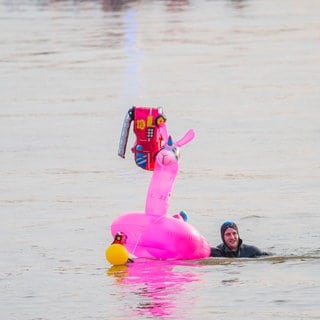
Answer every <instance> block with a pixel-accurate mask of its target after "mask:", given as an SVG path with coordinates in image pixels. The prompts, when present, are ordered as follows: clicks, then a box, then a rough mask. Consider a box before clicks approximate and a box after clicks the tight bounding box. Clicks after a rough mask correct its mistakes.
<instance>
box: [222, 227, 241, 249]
mask: <svg viewBox="0 0 320 320" xmlns="http://www.w3.org/2000/svg"><path fill="white" fill-rule="evenodd" d="M223 238H224V242H225V244H226V245H227V246H228V247H229V248H230V250H232V251H236V250H237V248H238V244H239V235H238V232H237V231H236V230H234V229H232V228H228V229H227V230H226V231H225V233H224V235H223Z"/></svg>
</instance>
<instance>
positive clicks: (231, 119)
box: [0, 0, 320, 320]
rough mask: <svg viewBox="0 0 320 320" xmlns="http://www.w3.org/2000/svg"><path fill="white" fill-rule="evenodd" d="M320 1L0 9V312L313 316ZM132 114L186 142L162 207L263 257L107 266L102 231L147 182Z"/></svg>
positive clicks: (196, 0)
mask: <svg viewBox="0 0 320 320" xmlns="http://www.w3.org/2000/svg"><path fill="white" fill-rule="evenodd" d="M319 11H320V2H319V1H316V0H306V1H297V0H282V1H275V0H271V1H260V0H247V1H246V0H243V1H241V0H238V1H236V0H233V1H232V0H229V1H228V0H220V1H205V0H189V1H188V0H186V1H183V0H179V1H173V0H171V1H169V0H168V1H165V0H163V1H160V0H153V1H152V0H149V1H147V0H145V1H143V0H141V1H102V0H101V1H98V0H97V1H71V0H70V1H53V0H52V1H49V0H47V1H45V0H43V1H41V0H38V1H27V0H24V1H23V0H21V1H4V0H1V1H0V27H1V34H0V40H1V41H0V67H1V77H0V85H1V86H0V88H1V94H0V164H1V165H0V215H1V224H0V225H1V227H0V239H1V247H0V290H1V291H0V301H1V308H0V316H1V319H18V320H20V319H37V320H39V319H68V320H69V319H221V318H225V317H229V316H232V317H233V318H235V319H270V318H273V319H319V318H320V311H319V306H318V302H319V294H320V281H319V277H320V276H319V265H320V264H319V257H320V254H319V253H320V248H319V227H320V218H319V216H320V199H319V194H320V161H319V156H320V153H319V150H320V149H319V147H320V142H319V141H320V110H319V101H320V91H319V83H320V59H319V52H320V51H319V49H320V31H319V30H320V20H319ZM132 105H147V106H163V108H164V112H165V114H166V116H167V118H168V121H167V125H168V128H169V131H170V133H171V134H172V136H173V138H174V139H178V138H179V137H181V136H182V135H183V134H184V133H185V131H186V130H188V129H189V128H193V129H194V130H195V131H196V139H195V140H194V141H193V142H192V143H190V144H189V145H187V146H184V147H183V148H182V149H181V166H180V172H179V175H178V178H177V181H176V185H175V189H174V192H173V195H172V198H171V200H170V210H169V211H170V213H169V214H174V213H176V212H177V211H179V210H182V209H183V210H186V211H187V212H188V214H189V222H190V223H192V224H193V225H194V226H195V227H196V228H197V229H198V230H199V231H200V232H201V233H202V234H203V235H204V236H205V237H206V238H207V239H208V241H209V242H210V243H211V244H212V245H216V244H218V243H219V242H220V235H219V227H220V224H221V223H222V222H223V221H224V220H226V219H232V220H234V221H236V222H237V223H238V225H239V228H240V235H241V237H242V238H243V239H244V241H245V242H246V243H248V244H254V245H256V246H258V247H259V248H261V249H263V250H265V251H268V252H271V253H272V254H273V256H272V258H270V259H258V260H257V259H255V260H250V261H248V260H232V261H229V260H223V259H222V260H219V259H218V260H217V259H206V260H202V261H176V262H165V261H151V262H150V261H144V260H141V259H140V260H139V259H138V260H137V261H136V262H135V263H134V264H132V265H130V266H129V267H128V268H122V269H120V270H118V269H116V270H115V269H114V268H112V267H111V266H110V265H109V263H108V262H107V261H106V259H105V257H104V251H105V248H106V247H107V246H108V245H109V243H110V242H111V240H112V238H111V235H110V233H109V226H110V224H111V222H112V221H113V219H114V218H115V217H117V216H118V215H119V214H121V213H123V212H128V211H142V210H143V209H144V201H145V196H146V189H147V185H148V182H149V180H150V173H149V172H145V171H142V170H140V169H139V168H138V167H136V166H135V164H134V162H133V158H132V155H131V154H130V144H132V141H133V140H134V137H133V135H132V134H131V136H130V140H131V141H130V142H129V146H128V151H127V157H126V159H125V160H123V159H121V158H119V157H118V156H117V148H118V142H119V137H120V130H121V127H122V121H123V118H124V116H125V113H126V112H127V110H128V109H129V108H130V107H131V106H132Z"/></svg>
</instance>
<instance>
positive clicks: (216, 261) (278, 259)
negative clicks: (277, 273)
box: [199, 255, 320, 265]
mask: <svg viewBox="0 0 320 320" xmlns="http://www.w3.org/2000/svg"><path fill="white" fill-rule="evenodd" d="M310 260H320V256H314V255H313V256H309V255H299V256H267V257H259V258H208V259H204V260H199V264H201V265H225V264H234V263H239V262H261V261H263V262H265V261H266V262H271V263H283V262H287V261H310Z"/></svg>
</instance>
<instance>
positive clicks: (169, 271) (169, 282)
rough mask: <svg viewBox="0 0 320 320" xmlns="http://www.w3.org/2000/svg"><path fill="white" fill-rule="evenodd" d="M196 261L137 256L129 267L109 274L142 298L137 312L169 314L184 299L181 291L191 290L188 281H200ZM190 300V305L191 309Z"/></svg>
mask: <svg viewBox="0 0 320 320" xmlns="http://www.w3.org/2000/svg"><path fill="white" fill-rule="evenodd" d="M199 267H201V266H199V265H197V262H196V261H160V260H149V259H142V258H140V259H136V260H135V262H134V263H131V264H129V265H128V266H121V267H111V268H110V269H109V270H108V272H107V274H108V275H109V276H114V277H115V278H116V279H117V283H119V284H121V285H122V286H123V285H126V286H128V289H129V290H128V292H130V294H131V293H132V294H134V295H135V296H136V297H138V298H139V299H138V300H137V305H136V306H134V312H135V313H136V315H140V316H142V315H145V316H148V315H149V316H168V315H171V314H173V313H174V312H175V311H176V309H177V307H178V305H179V307H181V304H183V303H184V301H181V299H179V297H180V298H181V293H182V292H183V291H186V290H188V289H189V288H188V283H191V282H198V281H200V276H201V274H200V273H199V272H198V273H197V272H195V271H194V268H197V269H198V268H199ZM190 303H192V301H188V302H187V303H186V306H185V307H186V308H187V307H188V308H190Z"/></svg>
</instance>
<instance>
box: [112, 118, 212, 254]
mask: <svg viewBox="0 0 320 320" xmlns="http://www.w3.org/2000/svg"><path fill="white" fill-rule="evenodd" d="M160 130H161V135H162V137H163V139H164V141H167V143H166V144H165V145H164V146H163V148H162V149H161V150H160V151H159V152H158V154H157V156H156V161H155V167H154V171H153V174H152V178H151V181H150V184H149V188H148V192H147V199H146V206H145V212H140V213H139V212H132V213H125V214H123V215H121V216H119V217H118V218H116V219H115V220H114V221H113V223H112V225H111V233H112V235H113V236H114V235H115V234H116V233H117V232H119V231H121V232H124V233H125V234H126V235H127V236H128V239H127V243H126V248H127V250H128V251H129V252H130V253H131V254H133V255H135V256H137V257H144V258H155V259H164V260H165V259H200V258H205V257H209V255H210V245H209V243H208V242H207V240H206V239H205V238H204V237H203V236H201V235H200V234H199V232H198V231H197V230H196V229H195V228H194V227H193V226H192V225H191V224H189V223H187V222H185V221H183V220H180V219H176V218H174V217H170V216H167V212H168V208H169V198H170V195H171V193H172V191H173V188H174V183H175V180H176V177H177V174H178V171H179V161H178V160H179V151H180V147H182V146H183V145H185V144H187V143H188V142H190V141H191V140H192V139H193V138H194V136H195V133H194V131H193V130H189V131H188V132H187V133H186V134H185V135H184V137H183V138H181V139H179V140H178V141H176V142H175V143H173V141H172V138H171V137H170V136H168V133H167V130H166V126H165V124H164V125H162V126H161V128H160Z"/></svg>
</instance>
